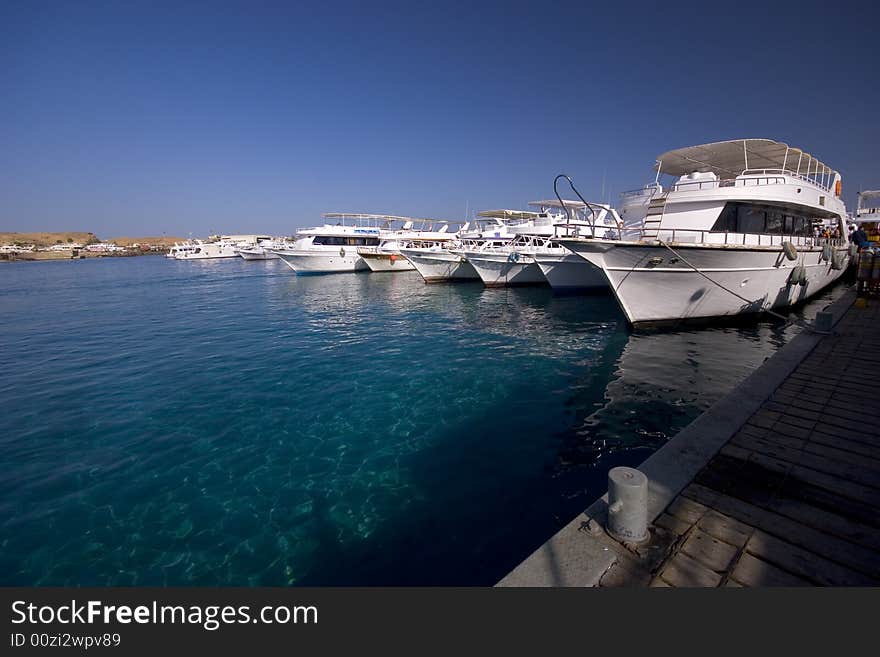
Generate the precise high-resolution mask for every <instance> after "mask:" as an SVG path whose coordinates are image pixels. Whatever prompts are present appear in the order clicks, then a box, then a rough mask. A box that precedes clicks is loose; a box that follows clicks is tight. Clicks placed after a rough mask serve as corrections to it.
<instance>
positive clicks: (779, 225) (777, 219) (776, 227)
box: [767, 210, 785, 233]
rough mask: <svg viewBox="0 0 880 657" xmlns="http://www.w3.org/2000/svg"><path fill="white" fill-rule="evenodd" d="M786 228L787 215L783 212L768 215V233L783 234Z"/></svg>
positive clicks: (773, 212) (772, 212)
mask: <svg viewBox="0 0 880 657" xmlns="http://www.w3.org/2000/svg"><path fill="white" fill-rule="evenodd" d="M784 226H785V215H784V214H782V213H781V212H776V211H775V210H774V211H771V212H768V213H767V232H768V233H781V232H782V231H783V228H784Z"/></svg>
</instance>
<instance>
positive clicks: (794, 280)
mask: <svg viewBox="0 0 880 657" xmlns="http://www.w3.org/2000/svg"><path fill="white" fill-rule="evenodd" d="M788 283H789V285H806V284H807V269H806V267H804V266H803V265H798V266H797V267H795V268H793V269H792V270H791V274H789V275H788Z"/></svg>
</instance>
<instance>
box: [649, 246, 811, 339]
mask: <svg viewBox="0 0 880 657" xmlns="http://www.w3.org/2000/svg"><path fill="white" fill-rule="evenodd" d="M657 241H658V242H660V244H662V245H663V246H665V247H666V248H667V249H669V250H670V251H671V252H672V253H673V254H674V255H675V257H676V258H678V259H679V260H681V261H682V262H683V263H684V264H686V265H687V266H688V267H690V268H691V269H693V270H694V271H695V272H697V273H698V274H699V275H700V276H702V277H703V278H705V279H706V280H707V281H709V282H710V283H712V284H713V285H717V286H718V287H720V288H721V289H722V290H724V291H725V292H729V293H730V294H732V295H733V296H735V297H736V298H737V299H740V300H741V301H745V302H746V303H747V304H749V305H750V306H754V305H755V304H757V303H758V302H757V300H750V299H746V298H745V297H744V296H742V295H741V294H738V293H736V292H734V291H733V290H731V289H730V288H727V287H724V286H723V285H722V284H721V283H719V282H718V281H716V280H714V279H712V278H710V277H709V276H707V275H706V274H705V273H704V272H702V271H700V270H699V269H697V268H696V267H694V265H692V264H691V263H690V262H688V261H687V260H686V259H685V258H684V257H682V256H681V255H680V254H679V253H677V252H676V251H675V249H673V248H672V247H671V246H669V245H668V244H667V243H666V242H664V241H663V240H661V239H658V240H657ZM802 257H803V256H802ZM762 312H765V313H767V314H768V315H773V317H776V318H777V319H781V320H782V321H784V322H785V323H786V326H788V325H791V324H798V325H800V326H802V327H803V328H805V329H809V330H811V331H813V330H814V329H813V327H812V326H811V325H810V324H808V323H807V322H805V321H804V320H802V319H789V318H788V317H786V316H785V315H780V314H779V313H777V312H774V311H772V310H764V311H762Z"/></svg>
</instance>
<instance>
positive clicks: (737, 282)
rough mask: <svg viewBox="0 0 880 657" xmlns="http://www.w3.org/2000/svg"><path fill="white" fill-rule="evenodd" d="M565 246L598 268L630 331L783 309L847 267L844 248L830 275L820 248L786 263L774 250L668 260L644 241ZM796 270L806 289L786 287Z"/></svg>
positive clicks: (692, 253) (678, 251)
mask: <svg viewBox="0 0 880 657" xmlns="http://www.w3.org/2000/svg"><path fill="white" fill-rule="evenodd" d="M563 245H564V246H566V247H567V248H569V249H571V250H572V251H574V252H575V253H577V254H578V255H579V256H581V257H583V258H585V259H586V260H587V261H588V262H590V263H592V264H593V265H595V266H596V267H599V268H601V269H602V271H603V273H604V274H605V276H606V278H607V280H608V282H609V285H610V286H611V289H612V291H613V292H614V295H615V297H616V298H617V301H618V303H619V305H620V307H621V309H622V310H623V312H624V314H625V315H626V317H627V320H628V321H629V322H630V323H631V324H632V325H634V326H641V325H651V324H662V323H667V322H675V321H680V320H689V319H709V318H715V317H731V316H737V315H746V314H751V313H760V312H764V311H767V310H773V309H781V308H787V307H789V306H792V305H794V304H797V303H799V302H801V301H805V300H806V299H808V298H810V297H811V296H813V295H815V294H817V293H818V292H820V291H821V290H823V289H824V288H825V287H827V286H828V285H830V284H831V283H833V282H834V281H836V280H837V279H838V278H840V276H842V275H843V272H844V271H845V269H846V266H847V264H848V254H847V249H846V247H837V248H836V251H837V254H838V257H839V258H840V259H841V262H842V263H843V266H842V267H841V268H840V269H833V268H832V266H831V262H830V261H828V262H826V261H825V260H823V258H822V250H821V249H820V248H818V247H808V248H803V249H801V250H800V252H799V254H798V257H797V259H796V260H794V261H792V260H788V259H787V258H786V257H785V255H784V254H783V252H782V250H781V248H779V247H776V248H772V247H765V248H749V247H728V246H711V245H693V244H673V245H670V246H671V248H672V249H673V250H674V253H673V251H670V250H669V249H668V248H666V247H664V246H663V245H661V244H658V243H645V242H616V243H615V242H609V241H604V240H602V241H600V240H595V241H593V240H590V241H567V240H565V241H563ZM685 260H686V261H687V262H685ZM688 263H689V264H688ZM799 264H803V265H804V269H805V271H806V283H805V284H799V283H797V282H792V273H793V271H794V268H795V267H796V266H797V265H799ZM694 268H696V269H698V270H699V271H700V272H702V274H701V273H699V272H697V271H694ZM707 277H708V278H707ZM710 279H711V280H710ZM721 286H723V288H722V287H721ZM724 288H726V289H724Z"/></svg>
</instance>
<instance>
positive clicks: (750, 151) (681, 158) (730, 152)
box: [657, 139, 836, 177]
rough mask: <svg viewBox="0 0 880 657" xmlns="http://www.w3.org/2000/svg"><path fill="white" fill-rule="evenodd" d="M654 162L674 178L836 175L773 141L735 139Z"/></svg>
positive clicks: (667, 155) (798, 151)
mask: <svg viewBox="0 0 880 657" xmlns="http://www.w3.org/2000/svg"><path fill="white" fill-rule="evenodd" d="M657 161H658V165H657V166H659V167H660V172H661V173H668V174H670V175H673V176H683V175H686V174H688V173H692V172H694V171H712V172H713V173H716V174H718V175H719V176H720V177H730V176H738V175H740V174H741V173H742V172H743V171H745V170H747V169H751V170H754V169H758V170H761V169H775V170H780V169H787V170H788V171H792V172H795V173H799V174H801V175H804V176H811V175H812V176H815V175H823V174H833V173H836V171H834V170H833V169H831V167H829V166H827V165H825V164H823V163H822V162H820V161H819V160H817V159H816V158H814V157H813V156H812V155H810V154H809V153H806V152H804V151H803V150H801V149H800V148H794V147H792V146H789V145H788V144H783V143H782V142H778V141H773V140H772V139H734V140H731V141H719V142H715V143H713V144H702V145H700V146H688V147H687V148H677V149H675V150H673V151H668V152H666V153H663V154H662V155H660V156H658V157H657Z"/></svg>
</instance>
